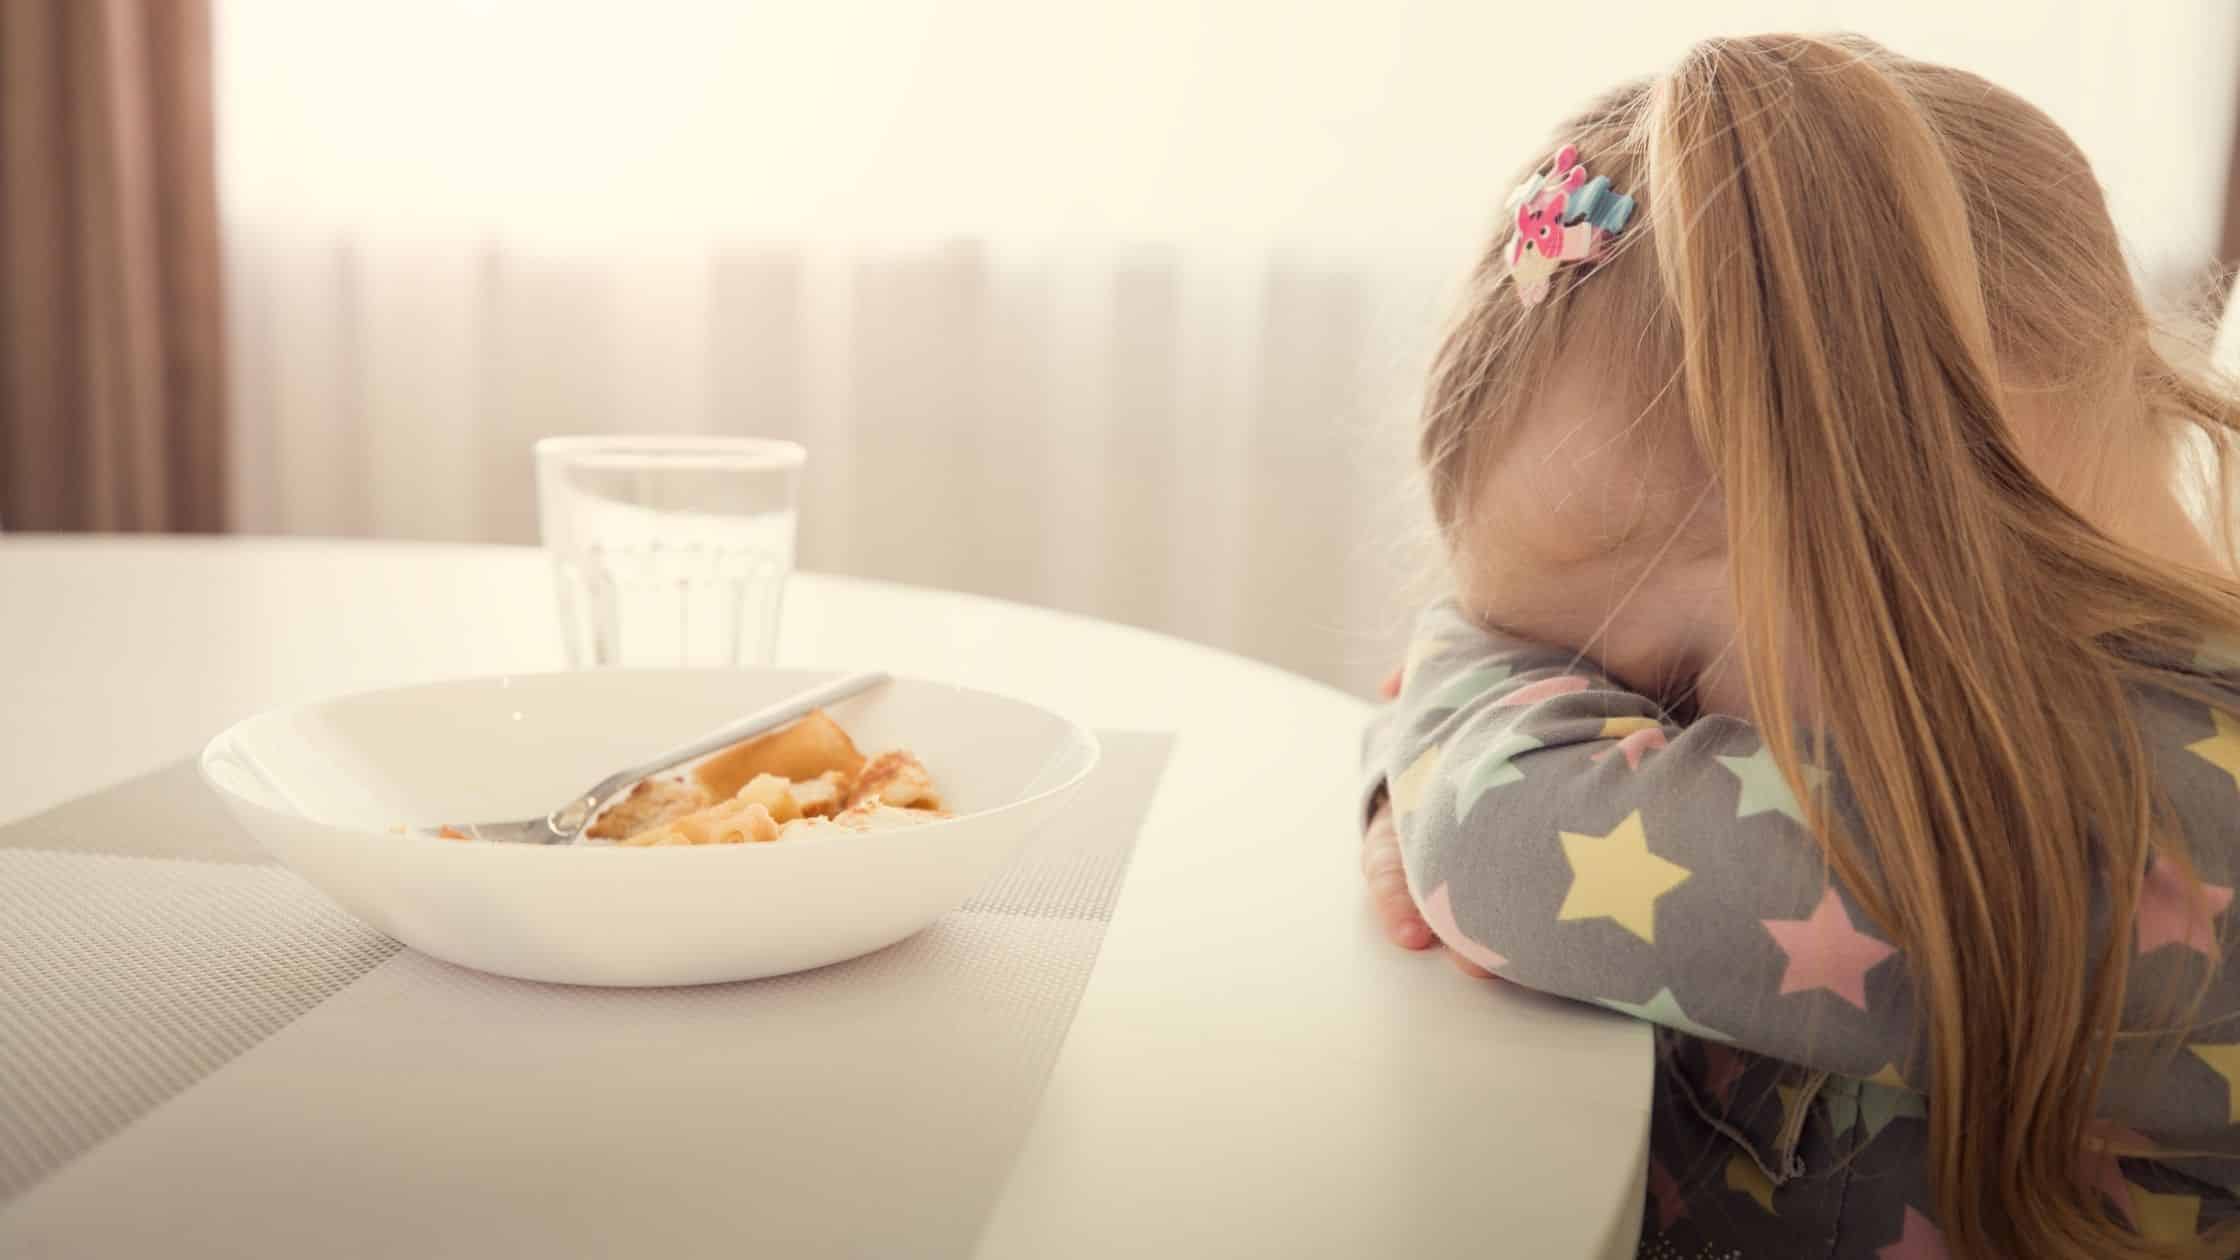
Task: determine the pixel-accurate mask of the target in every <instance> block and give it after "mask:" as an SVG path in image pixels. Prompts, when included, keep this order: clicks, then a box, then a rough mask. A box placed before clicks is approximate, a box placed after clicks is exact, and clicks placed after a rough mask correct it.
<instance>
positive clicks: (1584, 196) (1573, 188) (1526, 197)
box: [1509, 144, 1633, 306]
mask: <svg viewBox="0 0 2240 1260" xmlns="http://www.w3.org/2000/svg"><path fill="white" fill-rule="evenodd" d="M1509 206H1510V208H1511V209H1513V210H1514V211H1515V212H1516V228H1517V231H1516V235H1515V236H1512V237H1510V238H1509V278H1510V279H1512V280H1514V281H1516V285H1517V296H1518V297H1519V298H1520V299H1522V300H1523V302H1524V304H1525V305H1526V306H1537V305H1539V303H1540V300H1541V299H1542V298H1545V297H1547V296H1548V286H1549V283H1550V282H1551V281H1552V280H1553V279H1554V278H1555V273H1556V268H1558V267H1561V266H1563V265H1564V264H1566V263H1574V262H1595V261H1598V260H1600V259H1601V258H1602V256H1603V255H1604V253H1605V252H1607V250H1608V246H1609V243H1610V238H1612V237H1614V236H1616V235H1617V234H1618V233H1620V232H1623V231H1624V230H1625V227H1626V220H1628V219H1630V218H1632V217H1633V198H1631V197H1628V196H1626V195H1624V194H1623V193H1620V192H1618V191H1617V190H1616V189H1613V188H1612V187H1611V186H1610V179H1609V177H1608V176H1605V175H1597V176H1595V177H1594V178H1592V179H1589V178H1587V168H1586V167H1584V166H1582V165H1580V163H1579V149H1578V146H1576V145H1569V144H1567V145H1565V146H1563V147H1562V148H1560V149H1558V150H1556V156H1555V162H1554V164H1553V167H1552V168H1551V169H1549V170H1545V171H1535V172H1534V173H1533V175H1532V177H1531V178H1530V179H1527V180H1526V181H1524V182H1523V183H1522V184H1519V185H1517V190H1516V191H1515V192H1513V193H1511V194H1509Z"/></svg>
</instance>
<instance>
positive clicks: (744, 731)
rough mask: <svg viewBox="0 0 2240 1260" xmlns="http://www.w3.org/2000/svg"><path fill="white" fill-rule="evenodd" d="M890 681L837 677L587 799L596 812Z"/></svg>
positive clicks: (613, 780) (623, 776) (613, 778)
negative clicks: (681, 769) (688, 765)
mask: <svg viewBox="0 0 2240 1260" xmlns="http://www.w3.org/2000/svg"><path fill="white" fill-rule="evenodd" d="M889 681H892V679H891V677H890V675H888V674H887V673H886V671H884V670H867V671H865V672H864V673H860V674H849V675H848V676H847V677H845V678H835V679H833V680H832V681H831V682H828V683H825V684H823V685H821V686H817V687H812V688H810V689H809V690H807V691H804V692H802V693H801V694H800V695H797V696H795V697H793V698H792V699H790V700H781V701H779V702H778V703H776V704H773V705H771V706H770V707H769V708H767V709H758V710H756V711H755V712H753V713H750V714H748V715H747V716H745V717H743V718H740V719H739V720H738V721H736V722H731V723H728V724H726V725H723V726H719V727H717V728H716V729H715V730H712V731H710V732H708V733H707V734H705V735H703V736H701V737H700V738H698V739H696V740H693V741H692V742H691V743H689V744H686V745H684V746H682V747H680V748H672V749H670V750H669V751H668V752H665V753H663V754H661V755H660V756H658V757H655V758H653V759H652V760H650V761H646V762H643V763H641V764H639V765H635V766H632V767H630V768H629V769H627V770H619V771H616V772H615V773H614V774H611V775H608V776H607V777H606V778H604V779H601V780H600V781H599V785H598V786H597V787H595V788H592V789H591V791H590V792H589V793H587V794H586V796H587V797H588V798H589V799H591V800H592V801H593V802H594V804H593V806H592V809H593V810H594V811H596V810H597V808H598V807H599V806H601V805H604V804H606V803H607V801H608V800H609V799H611V798H612V797H613V796H614V794H615V793H617V792H620V791H622V790H623V789H624V788H627V787H629V786H631V785H632V784H634V783H636V782H637V781H638V780H640V779H645V778H650V777H652V776H654V775H657V774H659V773H661V772H662V771H664V770H667V769H670V768H671V767H674V766H679V765H682V764H684V763H685V762H687V761H691V760H692V759H693V758H695V757H705V756H707V755H708V754H709V753H712V752H715V751H717V750H718V749H722V748H729V747H730V746H731V745H733V744H736V743H738V742H739V741H740V740H743V739H752V738H754V737H755V736H757V735H763V734H767V733H769V732H771V731H774V730H776V729H778V728H779V727H781V726H784V725H785V724H786V723H788V722H793V721H798V720H799V719H801V718H804V717H806V716H808V715H809V713H810V711H811V710H814V709H821V708H823V707H824V706H825V705H828V704H836V703H838V702H839V701H842V700H845V699H847V698H848V697H850V696H853V695H860V694H861V693H863V692H866V691H869V690H871V689H872V688H873V687H877V686H880V685H882V684H884V683H887V682H889Z"/></svg>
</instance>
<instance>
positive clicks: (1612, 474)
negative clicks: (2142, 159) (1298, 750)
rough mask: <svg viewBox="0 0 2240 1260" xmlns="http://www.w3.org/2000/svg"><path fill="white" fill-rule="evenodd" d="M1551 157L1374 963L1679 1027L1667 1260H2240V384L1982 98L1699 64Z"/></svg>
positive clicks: (1384, 862)
mask: <svg viewBox="0 0 2240 1260" xmlns="http://www.w3.org/2000/svg"><path fill="white" fill-rule="evenodd" d="M1559 139H1560V142H1561V144H1562V147H1561V149H1560V151H1559V153H1558V155H1557V158H1556V160H1555V161H1553V162H1552V163H1543V165H1542V166H1541V167H1540V168H1538V170H1537V172H1536V176H1535V178H1534V179H1532V180H1530V181H1528V182H1527V184H1526V185H1525V186H1524V187H1522V188H1521V189H1520V190H1519V194H1520V195H1519V197H1518V198H1517V199H1516V200H1515V201H1514V203H1513V207H1512V210H1511V212H1510V216H1509V219H1508V222H1507V223H1506V224H1505V225H1504V230H1503V231H1502V232H1501V233H1500V234H1499V235H1498V236H1497V239H1496V241H1495V243H1494V245H1493V247H1492V249H1491V250H1490V251H1489V253H1488V254H1487V255H1486V257H1485V259H1484V261H1483V262H1482V263H1481V264H1480V265H1479V267H1478V269H1477V272H1476V274H1475V276H1474V282H1473V286H1472V293H1471V296H1470V298H1469V301H1468V304H1467V308H1466V311H1465V313H1464V315H1463V317H1462V319H1461V321H1460V323H1459V325H1458V326H1457V327H1456V328H1455V330H1454V331H1453V332H1452V333H1451V335H1450V336H1449V338H1448V340H1447V342H1446V344H1445V346H1444V348H1443V349H1442V351H1441V353H1440V356H1439V359H1438V363H1437V366H1436V368H1435V370H1434V373H1433V376H1432V380H1431V387H1430V397H1429V401H1428V409H1427V413H1426V418H1425V422H1424V427H1423V433H1422V441H1421V455H1422V459H1423V463H1424V465H1425V468H1426V471H1427V473H1428V476H1429V480H1430V490H1431V500H1432V503H1433V505H1434V508H1435V511H1436V514H1437V518H1438V521H1439V523H1440V526H1441V527H1442V530H1443V532H1444V536H1445V537H1446V539H1447V541H1448V544H1449V549H1450V552H1451V556H1452V560H1453V568H1454V577H1455V585H1456V589H1457V592H1458V594H1457V598H1456V599H1454V600H1452V601H1450V602H1448V603H1446V604H1442V605H1440V606H1438V607H1435V608H1433V609H1432V610H1431V611H1430V612H1429V613H1427V614H1426V615H1425V616H1424V617H1423V619H1422V621H1421V623H1420V624H1419V626H1418V628H1417V632H1416V638H1415V642H1414V645H1413V648H1412V649H1411V651H1410V653H1409V661H1408V665H1407V668H1406V670H1405V671H1404V680H1405V681H1404V685H1403V686H1402V689H1401V691H1400V695H1399V698H1398V700H1397V702H1396V703H1395V704H1394V705H1392V706H1391V707H1390V708H1389V709H1388V710H1387V711H1386V712H1385V713H1384V715H1383V716H1382V717H1381V718H1380V721H1379V723H1378V726H1377V728H1376V729H1375V730H1373V731H1372V738H1371V741H1370V762H1371V766H1372V769H1373V771H1374V779H1375V788H1374V790H1373V792H1372V795H1371V798H1370V799H1371V805H1372V812H1373V817H1374V821H1373V822H1372V825H1371V828H1370V831H1369V836H1368V841H1367V844H1366V847H1365V850H1364V868H1365V870H1367V872H1368V873H1369V875H1370V879H1371V883H1372V891H1373V892H1375V893H1376V894H1378V895H1379V897H1380V904H1381V906H1382V908H1383V909H1384V910H1385V912H1386V919H1387V926H1388V929H1389V930H1390V932H1391V934H1392V935H1393V937H1394V939H1395V940H1397V941H1399V942H1400V943H1402V944H1406V945H1409V946H1412V947H1419V948H1420V947H1422V946H1424V945H1427V944H1430V943H1431V937H1432V934H1433V933H1435V934H1436V936H1437V939H1438V940H1439V941H1441V942H1444V944H1445V945H1446V946H1447V947H1448V948H1449V949H1450V950H1452V951H1453V952H1454V953H1455V954H1457V955H1459V956H1460V958H1461V959H1462V960H1464V961H1465V962H1466V964H1467V965H1469V967H1470V968H1471V969H1473V970H1482V971H1485V972H1490V973H1492V974H1494V975H1497V976H1501V977H1505V978H1507V979H1509V980H1513V981H1515V982H1517V983H1520V984H1525V985H1530V986H1532V987H1534V988H1539V989H1545V990H1548V991H1550V992H1554V993H1560V994H1565V995H1569V996H1571V997H1575V998H1582V999H1586V1000H1588V1001H1593V1002H1598V1003H1600V1004H1602V1005H1604V1006H1607V1007H1611V1008H1613V1009H1616V1010H1620V1011H1624V1012H1626V1013H1628V1014H1630V1015H1633V1016H1635V1017H1637V1018H1640V1019H1645V1020H1651V1021H1654V1022H1655V1023H1657V1024H1658V1025H1660V1026H1661V1027H1660V1030H1659V1033H1658V1038H1659V1041H1658V1044H1659V1051H1660V1053H1659V1056H1658V1057H1659V1069H1658V1071H1659V1079H1658V1091H1657V1093H1658V1102H1657V1108H1656V1114H1655V1118H1654V1121H1653V1124H1652V1126H1651V1134H1650V1152H1651V1159H1650V1164H1649V1176H1648V1189H1649V1199H1648V1202H1647V1204H1646V1209H1645V1218H1644V1231H1643V1248H1642V1254H1643V1255H1644V1256H1650V1257H1657V1258H1659V1260H1693V1258H1694V1257H1699V1256H1701V1257H1713V1256H1716V1257H1796V1256H1834V1257H1861V1258H1866V1257H1880V1258H1881V1260H1900V1258H1904V1257H1928V1256H1941V1255H1953V1256H1966V1257H1988V1256H2021V1257H2034V1258H2035V1257H2056V1258H2072V1257H2073V1258H2083V1257H2106V1256H2116V1257H2144V1256H2208V1255H2218V1256H2224V1255H2231V1254H2234V1252H2235V1249H2236V1247H2240V1241H2236V1235H2235V1233H2234V1228H2240V1226H2235V1227H2234V1228H2226V1226H2227V1225H2228V1224H2229V1223H2231V1222H2233V1221H2235V1219H2236V1218H2240V1196H2236V1194H2235V1191H2234V1189H2233V1187H2234V1186H2235V1185H2240V1158H2235V1157H2240V979H2236V978H2235V969H2234V968H2232V967H2229V966H2226V965H2225V951H2226V948H2227V945H2226V942H2227V941H2228V940H2230V939H2231V938H2232V936H2233V923H2232V920H2233V919H2234V918H2235V917H2236V916H2235V915H2233V914H2232V913H2231V907H2232V900H2233V886H2234V884H2235V883H2236V882H2240V661H2236V660H2235V659H2234V658H2233V657H2231V656H2228V655H2225V654H2223V652H2222V649H2220V643H2222V642H2223V641H2225V639H2226V638H2227V636H2230V635H2233V634H2234V633H2235V632H2236V631H2240V582H2235V580H2234V578H2233V576H2232V573H2231V570H2230V569H2229V568H2227V567H2226V565H2225V564H2224V562H2223V561H2222V560H2221V559H2220V556H2219V554H2218V553H2217V552H2216V551H2214V550H2213V549H2212V547H2211V545H2210V541H2209V540H2208V539H2207V538H2205V536H2204V535H2203V533H2202V532H2200V531H2199V530H2197V529H2196V527H2195V524H2194V521H2193V519H2192V517H2191V516H2190V515H2189V506H2188V502H2187V501H2186V500H2184V499H2183V498H2181V496H2180V495H2179V493H2178V492H2177V490H2176V489H2175V487H2176V486H2177V485H2178V476H2177V473H2178V470H2179V468H2180V465H2181V464H2186V462H2187V461H2188V460H2193V461H2194V464H2193V465H2188V466H2194V465H2199V463H2200V461H2199V460H2198V459H2196V458H2195V457H2196V456H2198V455H2200V454H2202V453H2204V452H2221V451H2222V450H2223V448H2224V446H2225V445H2226V443H2227V440H2228V439H2229V438H2231V437H2232V435H2233V433H2234V431H2235V426H2236V425H2240V408H2236V407H2235V405H2234V404H2233V403H2232V402H2231V401H2228V400H2227V399H2226V398H2225V397H2223V396H2221V395H2219V394H2217V393H2214V392H2211V391H2210V390H2209V389H2207V388H2206V387H2203V386H2201V385H2197V384H2194V383H2191V382H2190V381H2189V380H2188V378H2187V377H2186V376H2185V375H2184V374H2183V373H2181V372H2180V371H2179V370H2177V369H2176V368H2174V367H2173V366H2172V365H2171V363H2169V362H2168V361H2167V360H2166V359H2165V358H2164V357H2163V356H2162V354H2160V353H2159V352H2158V350H2157V349H2156V345H2155V342H2154V341H2153V340H2152V339H2151V337H2150V330H2149V326H2148V320H2147V317H2146V315H2145V314H2144V312H2143V311H2142V309H2141V305H2140V300H2139V298H2138V295H2137V294H2136V292H2135V291H2134V289H2133V287H2132V284H2131V281H2130V279H2129V276H2128V274H2127V272H2126V269H2125V265H2124V260H2123V256H2122V252H2121V248H2120V245H2119V242H2118V238H2117V233H2116V230H2115V226H2114V224H2113V223H2111V222H2110V220H2109V215H2108V210H2107V207H2106V205H2105V203H2104V202H2103V200H2102V198H2101V195H2100V192H2099V189H2098V186H2097V185H2096V184H2095V183H2094V181H2093V178H2092V174H2091V172H2090V170H2089V169H2088V168H2087V166H2086V163H2085V160H2084V158H2083V156H2082V155H2081V154H2079V153H2078V152H2077V150H2076V148H2075V147H2074V146H2073V145H2072V144H2071V143H2070V142H2069V140H2068V139H2067V137H2065V136H2064V135H2063V134H2062V133H2061V132H2060V130H2059V129H2058V128H2056V127H2055V126H2054V125H2053V123H2052V122H2051V121H2049V120H2048V119H2047V118H2046V117H2045V116H2044V115H2043V114H2041V113H2040V112H2038V111H2037V110H2036V109H2033V108H2032V107H2030V106H2029V105H2027V104H2025V103H2024V102H2022V101H2021V100H2019V99H2017V98H2016V97H2014V96H2012V95H2011V94H2009V93H2006V92H2004V91H2001V90H2000V89H1998V88H1996V87H1993V86H1992V85H1991V84H1989V83H1986V82H1984V81H1983V80H1981V79H1978V78H1975V77H1974V76H1971V75H1968V74H1964V73H1961V72H1959V71H1956V70H1951V69H1946V68H1943V67H1939V66H1932V65H1925V64H1922V63H1919V62H1914V61H1909V60H1906V59H1904V58H1901V57H1898V56H1895V55H1893V54H1891V53H1889V52H1887V51H1886V50H1883V49H1881V48H1879V47H1876V46H1874V45H1872V44H1868V43H1865V42H1863V41H1855V40H1844V39H1838V40H1817V39H1803V38H1795V37H1788V36H1782V37H1765V38H1755V39H1740V40H1724V39H1723V40H1716V41H1713V42H1710V43H1706V44H1703V45H1700V46H1698V47H1697V48H1696V49H1694V50H1693V51H1691V52H1690V53H1689V54H1688V55H1687V56H1686V58H1685V59H1684V60H1683V61H1682V62H1681V63H1680V65H1679V66H1678V67H1676V68H1675V69H1673V70H1672V71H1671V72H1670V73H1668V74H1665V75H1663V76H1661V77H1660V78H1658V79H1656V80H1655V81H1653V82H1648V83H1641V84H1636V85H1633V86H1629V87H1625V88H1622V89H1620V90H1618V91H1616V92H1615V93H1613V94H1611V95H1610V96H1608V97H1606V98H1604V99H1603V100H1602V101H1601V102H1600V103H1598V104H1596V105H1595V106H1593V107H1592V108H1590V109H1589V110H1587V111H1586V112H1585V113H1584V114H1582V115H1580V116H1579V117H1577V118H1575V119H1573V120H1572V121H1571V122H1570V123H1569V124H1568V125H1567V126H1565V127H1564V128H1563V129H1562V134H1561V136H1560V138H1559ZM2167 178H2168V179H2169V181H2170V183H2171V195H2173V196H2182V195H2185V192H2184V190H2185V189H2186V188H2187V187H2188V186H2189V185H2190V186H2192V187H2193V188H2194V189H2195V191H2197V192H2200V191H2202V190H2207V189H2210V188H2212V187H2214V186H2219V185H2218V181H2217V180H2215V179H2213V178H2207V177H2189V176H2188V174H2187V173H2186V172H2170V173H2169V175H2168V176H2167ZM2220 468H2221V461H2220ZM2217 488H2218V490H2219V491H2220V495H2219V498H2218V499H2217V500H2216V501H2215V507H2216V509H2217V513H2218V514H2221V513H2222V511H2223V508H2224V506H2225V500H2224V499H2223V497H2222V495H2221V491H2222V489H2223V479H2222V476H2221V472H2220V474H2219V476H2218V478H2217ZM2196 506H2199V505H2196ZM2218 539H2219V540H2220V542H2221V544H2222V545H2223V547H2224V548H2225V550H2224V553H2223V554H2224V555H2225V556H2229V555H2230V542H2231V539H2230V536H2229V534H2228V533H2225V532H2222V531H2220V532H2219V533H2218Z"/></svg>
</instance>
